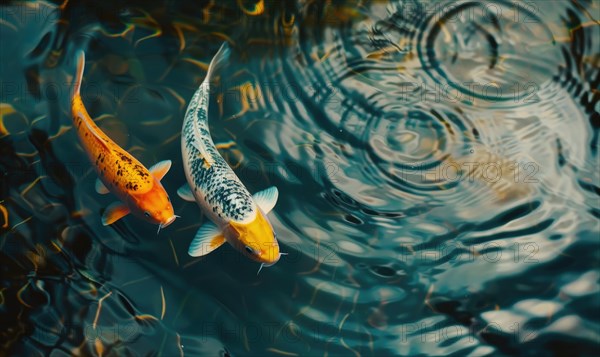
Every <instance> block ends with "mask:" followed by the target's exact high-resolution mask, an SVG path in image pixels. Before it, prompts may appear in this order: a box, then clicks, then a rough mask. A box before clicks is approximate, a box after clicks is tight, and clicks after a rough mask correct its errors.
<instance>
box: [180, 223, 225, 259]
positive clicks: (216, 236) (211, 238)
mask: <svg viewBox="0 0 600 357" xmlns="http://www.w3.org/2000/svg"><path fill="white" fill-rule="evenodd" d="M223 243H225V237H224V236H223V233H221V230H220V229H219V227H217V226H216V225H215V224H214V223H212V222H206V223H204V224H203V225H202V226H201V227H200V229H198V232H197V233H196V236H195V237H194V240H192V243H190V247H189V249H188V254H189V255H191V256H192V257H201V256H203V255H206V254H208V253H210V252H212V251H213V250H215V249H217V248H219V247H220V246H221V245H223Z"/></svg>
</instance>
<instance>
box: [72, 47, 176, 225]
mask: <svg viewBox="0 0 600 357" xmlns="http://www.w3.org/2000/svg"><path fill="white" fill-rule="evenodd" d="M84 67H85V54H84V53H83V52H81V53H80V54H79V56H78V59H77V75H76V78H75V86H74V90H73V96H72V98H71V109H72V113H73V125H74V128H75V129H76V131H77V135H78V136H79V140H80V141H81V144H82V146H83V149H84V150H85V152H86V153H87V155H88V157H89V159H90V161H91V162H92V163H93V164H94V167H95V169H96V171H97V172H98V176H99V177H100V178H99V179H98V181H96V191H97V192H98V193H100V194H107V193H108V192H112V193H113V194H114V195H116V196H117V197H118V198H119V200H120V201H118V202H115V203H113V204H111V205H109V206H108V207H107V208H106V211H105V212H104V214H103V215H102V223H103V224H104V225H105V226H106V225H109V224H112V223H114V222H115V221H117V220H119V219H121V218H123V217H124V216H126V215H127V214H129V213H132V214H133V215H135V216H138V217H140V218H142V219H144V220H146V221H148V222H150V223H153V224H158V225H159V227H158V230H159V232H160V229H161V228H163V227H166V226H168V225H169V224H171V223H172V222H173V221H174V220H175V218H176V217H177V216H176V215H175V214H174V212H173V206H172V205H171V200H170V199H169V196H168V195H167V192H166V191H165V189H164V188H163V186H162V185H161V183H160V180H161V179H162V178H163V177H164V176H165V175H166V173H167V172H168V171H169V169H170V168H171V161H170V160H165V161H161V162H159V163H157V164H155V165H154V166H152V167H151V168H150V169H147V168H146V167H144V165H142V164H141V163H140V162H139V161H138V160H136V158H135V157H133V156H131V155H130V154H129V153H128V152H127V151H125V150H123V149H122V148H121V147H120V146H119V145H117V144H116V143H115V142H114V141H112V140H111V139H110V138H109V137H108V136H107V135H106V134H104V132H102V130H100V128H98V126H97V125H96V124H95V123H94V121H93V120H92V118H90V116H89V114H88V112H87V110H86V109H85V105H84V104H83V100H82V99H81V95H80V93H79V91H80V88H81V80H82V78H83V70H84Z"/></svg>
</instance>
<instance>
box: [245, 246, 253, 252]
mask: <svg viewBox="0 0 600 357" xmlns="http://www.w3.org/2000/svg"><path fill="white" fill-rule="evenodd" d="M244 248H245V249H246V252H248V253H250V254H256V252H255V251H254V249H252V247H250V246H245V247H244Z"/></svg>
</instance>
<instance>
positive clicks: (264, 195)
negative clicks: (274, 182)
mask: <svg viewBox="0 0 600 357" xmlns="http://www.w3.org/2000/svg"><path fill="white" fill-rule="evenodd" d="M278 197H279V191H278V190H277V187H275V186H271V187H269V188H267V189H266V190H262V191H259V192H257V193H255V194H254V195H253V196H252V198H253V199H254V202H256V204H257V205H258V207H260V209H261V210H262V211H263V212H264V213H265V214H267V213H269V212H271V210H272V209H273V207H275V204H276V203H277V198H278Z"/></svg>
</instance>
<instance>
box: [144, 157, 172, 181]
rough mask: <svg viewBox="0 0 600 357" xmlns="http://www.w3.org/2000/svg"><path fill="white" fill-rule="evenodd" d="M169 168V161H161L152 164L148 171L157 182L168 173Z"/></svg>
mask: <svg viewBox="0 0 600 357" xmlns="http://www.w3.org/2000/svg"><path fill="white" fill-rule="evenodd" d="M170 168H171V160H163V161H161V162H157V163H156V164H154V165H153V166H152V167H151V168H150V169H149V170H148V171H150V173H151V174H152V175H153V176H154V177H156V179H157V180H158V181H160V180H162V178H163V177H165V175H166V174H167V172H169V169H170Z"/></svg>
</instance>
